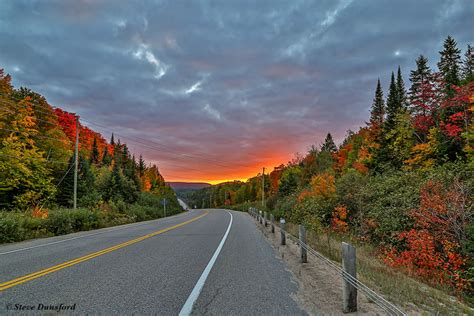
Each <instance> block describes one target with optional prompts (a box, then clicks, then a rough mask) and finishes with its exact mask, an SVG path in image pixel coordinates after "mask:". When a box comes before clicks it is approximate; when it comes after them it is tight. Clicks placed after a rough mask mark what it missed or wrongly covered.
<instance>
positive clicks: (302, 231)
mask: <svg viewBox="0 0 474 316" xmlns="http://www.w3.org/2000/svg"><path fill="white" fill-rule="evenodd" d="M298 231H299V237H300V254H301V256H300V259H301V263H306V262H308V254H307V252H306V228H305V227H304V225H299V226H298Z"/></svg>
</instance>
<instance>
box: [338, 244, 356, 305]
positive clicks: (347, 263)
mask: <svg viewBox="0 0 474 316" xmlns="http://www.w3.org/2000/svg"><path fill="white" fill-rule="evenodd" d="M341 250H342V269H343V270H344V271H345V272H347V273H348V274H349V275H351V276H352V277H354V279H355V278H356V277H357V270H356V249H355V247H354V246H352V245H350V244H348V243H345V242H343V243H342V246H341ZM343 280H344V284H343V287H342V308H343V312H344V313H352V312H355V311H357V288H356V287H355V286H353V285H352V284H351V283H354V282H353V281H352V282H351V283H349V282H348V280H349V278H348V277H347V276H343Z"/></svg>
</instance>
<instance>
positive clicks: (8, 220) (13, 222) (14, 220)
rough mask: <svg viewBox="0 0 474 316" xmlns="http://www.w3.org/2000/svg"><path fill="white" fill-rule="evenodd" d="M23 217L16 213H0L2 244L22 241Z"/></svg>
mask: <svg viewBox="0 0 474 316" xmlns="http://www.w3.org/2000/svg"><path fill="white" fill-rule="evenodd" d="M22 236H23V229H22V227H21V216H20V215H17V214H16V213H6V212H1V213H0V242H1V243H6V242H14V241H19V240H21V239H22Z"/></svg>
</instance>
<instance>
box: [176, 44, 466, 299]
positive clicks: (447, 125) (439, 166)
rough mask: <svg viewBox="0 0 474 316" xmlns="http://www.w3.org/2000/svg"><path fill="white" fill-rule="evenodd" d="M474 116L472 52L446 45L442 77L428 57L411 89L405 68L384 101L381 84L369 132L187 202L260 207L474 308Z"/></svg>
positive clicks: (192, 195)
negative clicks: (359, 248) (347, 243)
mask: <svg viewBox="0 0 474 316" xmlns="http://www.w3.org/2000/svg"><path fill="white" fill-rule="evenodd" d="M385 93H386V95H387V96H386V97H384V95H385ZM473 107H474V50H473V47H472V46H470V45H468V46H467V48H466V49H465V50H464V52H462V51H461V49H460V48H458V46H457V43H456V41H455V39H454V38H452V37H447V38H446V39H445V41H444V43H443V44H442V48H441V51H440V52H439V60H438V61H437V69H432V68H431V67H430V65H429V61H428V59H427V58H426V57H425V56H423V55H420V56H419V57H418V58H417V59H416V61H415V64H414V69H413V70H411V71H410V73H409V86H408V88H407V87H406V86H405V79H404V77H403V74H402V70H401V69H400V67H398V69H395V71H394V72H392V73H391V75H390V85H389V87H388V90H386V91H385V92H384V90H383V88H382V86H381V83H380V80H379V81H378V82H376V83H375V93H374V98H373V103H372V105H371V111H370V117H369V118H368V120H367V122H366V124H365V125H364V126H362V127H360V129H359V130H358V131H356V132H354V131H348V132H347V135H346V137H345V139H344V140H343V141H342V143H341V144H339V145H338V146H337V145H336V144H335V142H334V140H333V137H332V136H331V133H328V134H327V137H326V138H325V140H324V142H322V145H320V146H314V145H313V146H312V147H311V148H310V149H309V150H308V152H307V153H306V154H304V155H300V154H297V155H296V157H295V158H294V159H293V160H292V161H290V162H288V163H286V164H282V165H280V166H277V167H275V168H274V169H273V171H271V172H270V173H269V174H264V175H262V174H258V175H256V176H255V177H253V178H250V179H248V180H247V181H246V182H241V181H235V182H227V183H222V184H219V185H215V186H212V187H210V188H205V189H201V190H198V191H193V192H187V194H186V195H185V196H184V198H185V199H186V200H187V202H188V204H189V205H196V206H197V207H209V206H210V207H224V206H225V207H227V208H232V209H240V210H243V211H246V210H247V209H248V207H249V206H256V207H258V208H259V209H264V210H267V211H270V212H272V213H273V214H274V215H275V216H276V218H279V217H285V219H286V220H287V221H289V222H292V223H295V224H302V223H303V224H305V225H306V226H307V227H309V228H310V229H311V230H313V231H317V232H320V233H330V234H333V235H336V236H345V237H346V238H350V240H352V241H353V242H356V243H358V244H365V245H371V246H372V247H373V248H374V249H375V254H376V256H377V258H378V259H380V260H381V261H382V262H383V263H384V264H385V265H386V266H389V267H393V268H394V269H396V270H397V271H401V272H402V273H404V274H406V275H409V276H412V277H414V278H416V279H417V280H421V281H422V282H425V283H427V284H430V285H433V286H441V287H443V289H446V288H447V289H449V291H450V292H451V293H454V294H455V295H457V296H458V297H464V298H465V299H466V300H468V301H470V302H471V303H472V302H473V296H472V294H473V292H472V291H473V287H472V283H473V277H474V219H473V203H472V192H473V188H474V177H473V173H472V172H473V168H474V121H473V115H472V114H473V113H472V112H473ZM262 180H263V181H264V183H263V185H262ZM262 187H263V190H264V197H265V199H264V205H262Z"/></svg>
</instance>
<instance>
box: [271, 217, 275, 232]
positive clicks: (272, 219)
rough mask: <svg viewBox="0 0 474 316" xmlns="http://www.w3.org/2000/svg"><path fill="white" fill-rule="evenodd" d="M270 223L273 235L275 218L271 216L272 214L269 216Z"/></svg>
mask: <svg viewBox="0 0 474 316" xmlns="http://www.w3.org/2000/svg"><path fill="white" fill-rule="evenodd" d="M270 222H271V225H272V234H274V233H275V217H274V216H273V214H270Z"/></svg>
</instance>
